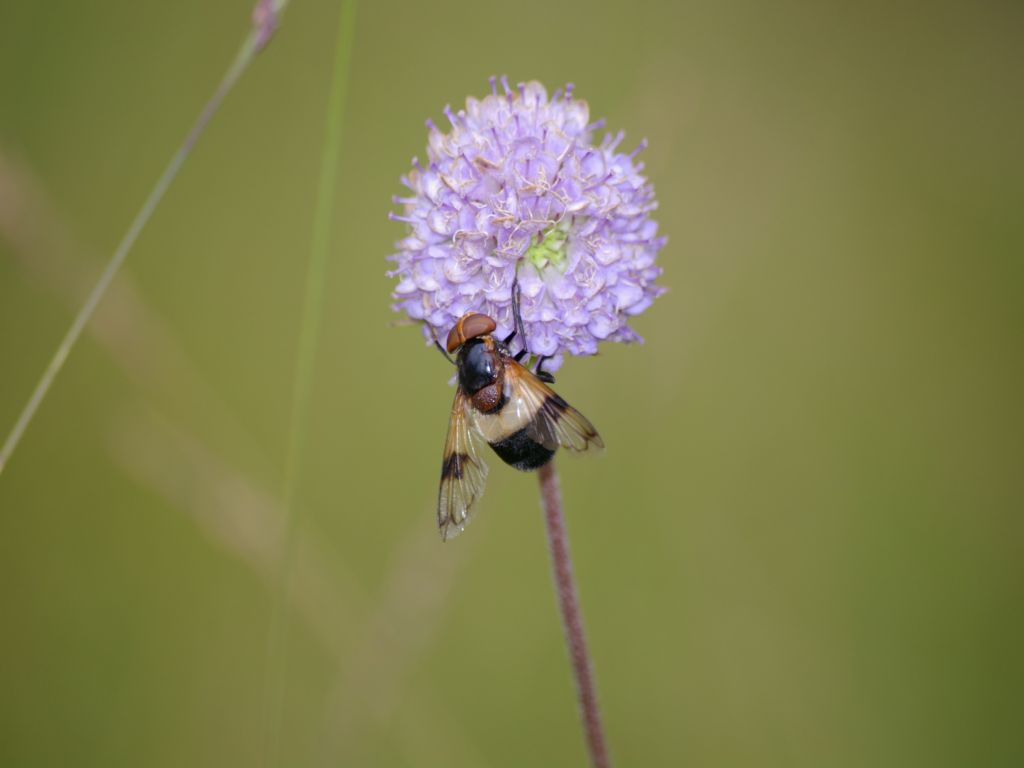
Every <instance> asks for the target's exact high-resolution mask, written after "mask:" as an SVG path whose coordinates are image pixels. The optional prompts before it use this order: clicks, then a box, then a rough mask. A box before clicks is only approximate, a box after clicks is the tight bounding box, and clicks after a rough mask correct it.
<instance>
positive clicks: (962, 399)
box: [0, 0, 1024, 768]
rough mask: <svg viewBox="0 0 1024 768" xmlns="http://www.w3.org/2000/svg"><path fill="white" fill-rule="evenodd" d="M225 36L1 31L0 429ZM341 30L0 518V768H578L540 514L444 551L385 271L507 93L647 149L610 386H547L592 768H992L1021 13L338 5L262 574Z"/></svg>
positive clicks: (277, 67)
mask: <svg viewBox="0 0 1024 768" xmlns="http://www.w3.org/2000/svg"><path fill="white" fill-rule="evenodd" d="M250 10H251V3H250V0H224V1H223V2H219V3H215V4H214V3H209V2H203V1H202V0H181V1H180V2H176V3H167V2H156V1H155V0H133V1H132V2H128V1H127V0H104V2H99V1H98V0H87V1H86V2H82V1H81V0H78V1H77V2H71V1H70V0H56V1H55V2H51V3H32V2H28V1H27V0H21V1H20V2H19V1H18V0H14V1H13V2H10V1H7V2H4V3H3V4H2V5H0V433H2V435H6V432H7V430H8V428H9V427H10V425H11V424H13V422H14V420H15V418H16V416H17V413H18V411H19V409H20V408H21V406H22V405H23V403H24V401H25V399H26V398H27V397H28V395H29V393H30V392H31V389H32V387H33V386H34V384H35V381H36V380H37V378H38V376H39V374H40V372H41V371H42V369H43V367H44V366H45V364H46V362H47V360H48V359H49V356H50V355H51V354H52V352H53V349H54V347H55V345H56V343H57V341H58V340H59V338H60V336H61V335H62V334H63V333H64V331H65V329H66V327H67V325H68V323H69V322H70V318H71V315H72V313H73V311H74V308H75V307H76V306H78V304H79V303H80V302H81V300H82V297H83V295H84V293H85V291H87V290H88V288H89V287H90V286H91V284H92V282H93V281H94V280H95V278H96V276H97V275H98V273H99V271H100V269H101V268H102V265H103V264H104V263H105V260H106V259H107V258H108V256H109V254H110V252H111V250H112V249H113V247H114V246H115V245H116V243H117V241H118V240H119V238H120V236H121V235H122V233H123V232H124V230H125V228H126V227H127V225H128V222H129V221H130V219H131V217H132V216H133V215H134V214H135V212H136V210H137V208H138V206H139V205H140V204H141V202H142V200H143V198H144V196H145V195H146V194H147V192H148V190H149V188H150V186H151V185H152V183H153V182H154V180H155V179H156V177H157V175H158V174H159V172H160V171H161V170H162V168H163V166H164V164H165V163H166V162H167V160H168V158H169V157H170V155H171V153H172V152H173V150H174V148H175V147H176V146H177V144H178V142H179V141H180V140H181V138H182V136H183V135H184V133H185V131H186V130H187V128H188V127H189V125H190V124H191V121H192V120H193V118H194V116H195V115H196V113H197V112H198V110H199V109H200V107H201V106H202V104H203V102H204V101H205V99H206V98H207V97H208V95H209V93H210V92H211V91H212V88H213V86H214V84H215V82H216V80H217V79H218V78H219V77H220V75H221V73H222V72H223V70H224V68H225V67H226V66H227V64H228V62H229V61H230V58H231V56H232V55H233V53H234V51H235V49H236V46H237V45H238V43H239V42H240V40H241V37H242V35H243V34H244V31H245V29H246V27H247V24H248V16H249V13H250ZM338 13H339V5H338V3H337V2H326V0H316V1H315V2H304V1H303V0H295V1H294V3H293V5H292V7H291V8H290V9H289V10H288V12H287V14H286V16H285V18H284V24H283V26H282V28H281V29H280V31H279V33H278V35H277V37H276V38H275V39H274V41H273V43H272V44H271V46H270V47H269V48H268V49H267V51H265V53H264V54H261V56H260V57H259V59H258V60H257V62H256V64H255V65H254V66H253V68H252V69H251V70H250V71H249V72H248V73H247V74H246V76H245V78H244V79H243V81H242V82H241V84H240V85H239V87H238V89H237V91H236V92H235V93H233V94H232V96H231V97H230V98H229V100H228V101H227V103H226V105H225V107H224V109H223V111H222V112H221V113H220V114H219V115H218V116H217V117H216V119H215V120H214V122H213V123H212V125H211V126H210V129H209V131H208V133H207V135H206V136H204V138H203V139H202V141H201V142H200V144H199V146H198V148H197V149H196V151H195V153H194V155H193V156H192V158H191V159H190V160H189V162H188V163H187V165H186V167H185V169H184V171H183V173H182V175H181V176H180V178H179V179H178V180H177V182H176V183H175V184H174V186H173V187H172V189H171V190H170V193H169V194H168V196H167V198H166V200H165V201H164V203H163V204H162V206H161V207H160V208H159V209H158V211H157V213H156V215H155V217H154V218H153V220H152V222H151V224H150V226H149V227H148V228H147V229H146V230H145V232H144V233H143V235H142V237H141V238H140V240H139V242H138V244H137V247H136V248H135V250H134V251H133V253H132V254H131V256H130V258H129V261H128V263H127V266H126V268H125V269H124V271H123V272H122V274H121V275H120V276H119V278H118V280H117V282H116V284H115V286H114V289H113V290H112V291H111V293H110V294H109V296H108V297H107V300H106V301H105V302H104V304H103V305H102V307H101V309H100V310H99V312H98V313H97V315H96V317H95V320H94V322H93V323H92V325H91V327H90V330H89V332H88V333H87V334H86V336H84V337H83V339H82V342H81V343H80V344H79V346H78V347H77V348H76V349H75V351H74V353H73V355H72V356H71V359H70V360H69V362H68V364H67V366H66V368H65V370H64V372H63V374H62V376H61V378H60V379H59V380H58V382H57V385H56V386H55V388H54V389H53V391H52V393H51V395H50V397H49V398H48V400H47V401H46V402H45V404H44V406H43V408H42V410H41V411H40V413H39V415H38V418H37V419H36V421H35V422H34V423H33V424H32V425H31V428H30V430H29V432H28V433H27V436H26V438H25V440H24V442H23V444H22V445H21V448H20V450H19V451H18V453H16V454H15V456H14V459H13V461H12V462H11V464H10V466H9V467H8V469H7V471H5V472H4V474H3V476H2V477H0V764H2V765H4V766H58V765H75V766H105V767H109V766H140V765H145V766H184V765H188V766H224V765H288V766H338V765H343V766H474V767H476V766H495V767H498V766H525V765H530V766H534V765H536V766H573V765H579V766H582V765H584V763H585V757H584V751H583V747H582V739H581V736H580V731H579V727H578V723H577V715H576V709H575V702H574V697H573V693H572V687H571V683H570V678H569V669H568V664H567V661H566V653H565V650H564V646H563V644H562V639H561V628H560V625H559V621H558V616H557V614H556V611H555V607H554V599H553V594H552V587H551V583H550V578H549V572H548V560H547V552H546V546H545V540H544V534H543V525H542V520H541V516H540V513H539V509H538V503H537V489H536V484H535V480H534V478H533V477H530V476H525V475H520V474H518V473H515V472H513V471H512V470H510V469H507V468H504V467H500V466H497V465H495V464H493V463H492V472H491V476H490V479H489V487H488V492H487V494H486V496H485V499H484V504H483V507H482V509H481V511H480V513H479V515H478V520H477V522H476V523H474V525H473V526H471V527H470V528H469V530H468V531H467V533H466V535H465V536H464V537H462V538H460V539H458V540H457V541H455V542H454V543H450V544H447V545H444V546H442V545H441V543H440V542H439V541H438V537H437V532H436V529H435V522H434V509H433V506H434V503H435V498H436V485H437V474H438V466H439V463H440V451H441V447H442V442H443V438H444V432H445V429H446V425H447V418H448V410H449V406H450V399H451V390H450V388H449V387H448V384H447V381H448V378H449V376H450V370H449V368H448V366H447V364H446V363H444V362H443V361H442V360H441V358H440V356H438V355H437V354H435V353H434V352H432V351H430V350H428V349H426V348H424V346H423V345H422V342H421V339H420V337H419V334H418V332H417V330H416V329H414V328H411V327H393V326H392V325H391V324H392V322H393V321H394V320H395V317H394V316H393V315H392V313H391V312H390V310H389V303H390V301H389V292H390V289H391V287H392V283H393V281H391V280H389V279H387V278H386V277H385V276H384V271H385V269H387V265H386V263H385V261H384V257H385V256H386V255H388V254H389V253H391V251H392V243H393V241H395V240H396V239H398V238H399V237H400V236H401V233H402V229H401V225H399V224H396V223H393V222H389V221H388V220H387V219H386V213H387V211H388V210H390V209H391V208H392V206H391V204H390V196H391V195H392V194H395V193H399V192H401V187H400V185H399V182H398V177H399V176H400V175H401V174H402V173H404V172H405V171H406V170H407V169H408V167H409V159H410V157H411V156H413V155H416V154H418V155H420V156H423V152H424V145H425V142H426V130H425V128H424V126H423V121H424V119H425V118H426V117H428V116H432V117H434V119H435V120H437V121H438V122H439V124H443V118H442V117H441V108H442V107H443V106H444V104H445V103H452V104H458V103H460V102H461V100H462V99H464V98H465V96H466V95H478V96H479V95H482V94H483V93H485V92H486V90H487V81H486V78H487V77H488V76H489V75H491V74H501V73H507V74H508V75H509V76H510V78H511V79H512V80H513V81H517V80H524V79H531V78H537V79H540V80H542V81H543V82H545V83H546V84H547V85H548V87H549V89H554V88H555V87H556V86H559V85H561V84H563V83H564V82H566V81H573V82H575V83H576V85H577V95H578V96H579V97H580V98H585V99H586V100H588V101H589V102H590V105H591V110H592V114H593V115H594V116H595V117H597V116H602V115H603V116H605V117H607V119H608V125H609V127H610V128H612V129H618V128H620V127H621V128H623V129H625V130H626V131H627V145H630V144H632V143H635V142H636V141H639V139H640V138H642V137H644V136H646V137H648V138H649V139H650V148H649V149H648V150H647V151H646V152H645V153H644V156H643V159H644V160H645V162H646V164H647V172H648V174H649V176H650V177H651V179H652V180H653V181H654V183H655V185H656V188H657V190H658V195H659V200H660V206H661V207H660V211H659V214H658V217H657V218H658V220H659V221H660V223H661V226H662V229H663V231H664V232H665V233H667V234H668V235H669V237H670V241H669V244H668V246H666V248H665V249H664V250H663V251H662V255H661V261H662V264H663V266H664V268H665V274H664V278H663V281H662V282H663V283H664V284H665V285H667V286H669V287H670V288H671V290H670V292H669V293H668V294H667V295H665V296H664V297H663V298H661V299H659V300H658V302H656V304H655V305H654V306H653V307H652V308H651V309H650V310H649V311H648V312H647V313H646V314H645V315H644V316H643V317H640V318H638V319H637V320H636V323H635V325H636V327H637V328H638V329H639V331H640V332H641V333H642V334H643V335H644V336H645V337H646V339H647V343H646V344H644V345H642V346H631V347H625V346H616V347H614V348H607V349H605V350H604V351H603V352H602V354H601V355H600V356H599V357H596V358H586V359H578V360H571V361H569V362H568V363H567V364H566V365H565V366H564V368H563V369H562V370H561V371H560V372H559V390H560V391H561V392H562V393H563V394H564V395H565V396H566V397H567V398H568V399H569V400H570V401H571V402H573V403H574V404H576V405H577V406H578V407H579V408H580V409H581V410H583V411H584V412H585V413H586V414H588V415H589V416H590V418H591V419H592V420H593V421H594V422H595V423H596V424H597V425H598V427H599V428H600V429H601V432H602V434H603V435H604V438H605V441H606V443H607V445H608V449H607V451H606V452H605V454H604V455H603V456H602V457H600V458H599V459H596V460H586V461H582V460H581V461H573V460H570V459H564V460H561V461H560V469H561V473H562V480H563V489H564V492H565V497H566V505H567V509H566V513H567V516H568V520H569V525H570V531H571V535H572V544H573V547H574V553H575V558H576V569H577V573H578V577H579V580H580V589H581V593H582V599H583V605H584V610H585V618H586V623H587V627H588V630H589V634H590V641H591V646H592V651H593V654H594V659H595V664H596V668H597V679H598V684H599V689H600V694H601V698H602V704H603V709H604V713H605V717H606V722H607V729H608V738H609V741H610V744H611V748H612V752H613V755H614V756H615V757H616V758H617V764H618V765H620V766H676V765H679V766H758V767H759V768H760V767H762V766H787V767H789V766H807V767H808V768H811V767H815V768H817V767H819V766H837V767H845V766H850V767H851V768H852V767H854V766H929V767H931V768H934V767H935V766H968V765H969V766H1020V765H1022V764H1024V704H1022V703H1021V691H1022V688H1024V659H1022V648H1024V619H1022V614H1021V611H1022V598H1024V589H1022V587H1024V580H1022V577H1024V567H1022V562H1024V552H1022V550H1024V545H1022V542H1024V525H1022V516H1021V511H1022V509H1021V508H1022V501H1024V487H1022V486H1024V482H1022V467H1021V459H1022V456H1024V423H1022V422H1024V419H1022V410H1021V407H1020V401H1021V392H1024V375H1022V373H1024V371H1022V354H1021V353H1022V345H1021V335H1022V334H1021V330H1022V327H1024V323H1022V321H1024V317H1022V314H1024V313H1022V311H1021V310H1022V308H1021V303H1022V302H1021V288H1022V277H1024V269H1022V256H1024V248H1022V246H1024V217H1022V204H1024V189H1022V187H1024V141H1022V136H1024V100H1022V98H1021V96H1022V91H1021V84H1022V82H1024V47H1022V45H1021V42H1022V40H1024V11H1022V6H1021V5H1020V4H1019V3H1012V2H979V3H923V2H922V3H916V4H915V3H896V4H893V3H857V4H845V3H812V2H802V3H801V2H788V3H774V4H765V3H757V2H750V1H748V2H740V3H719V2H702V1H700V0H697V1H695V2H679V3H669V2H648V1H645V0H634V2H630V3H618V4H599V3H593V2H574V3H551V2H534V1H533V0H527V1H525V2H520V3H516V4H514V5H507V4H506V5H499V4H494V5H487V4H483V3H475V2H454V1H453V0H438V2H433V3H394V2H383V1H376V2H363V3H361V4H360V7H359V8H358V13H357V19H356V29H355V38H354V40H355V42H354V49H353V51H352V59H351V67H352V68H351V81H350V89H349V99H348V102H347V104H346V116H345V121H344V122H345V124H344V132H343V142H342V149H341V155H342V157H341V164H340V170H339V173H340V177H339V178H340V182H339V183H340V187H339V193H338V199H337V205H336V210H335V211H334V212H333V224H334V226H335V237H334V239H333V242H332V244H331V249H330V266H329V272H328V275H327V277H326V285H325V290H326V296H327V306H326V313H325V316H324V321H323V330H322V334H321V337H320V344H319V346H318V349H317V357H316V368H315V380H314V387H313V392H312V400H311V411H312V422H311V425H310V428H309V432H308V439H307V441H306V442H305V444H304V446H303V449H302V452H301V457H302V460H301V463H300V466H299V468H298V475H297V480H298V492H297V501H296V508H295V514H296V533H295V538H294V547H293V549H292V550H291V552H292V554H291V556H284V555H283V554H282V552H283V550H284V548H283V545H282V539H283V536H282V522H281V501H280V499H281V495H282V483H283V473H284V466H285V461H286V446H287V435H288V429H289V417H290V412H291V404H290V399H291V388H292V380H293V375H294V374H293V372H294V367H295V360H296V349H297V336H298V329H299V321H300V317H301V312H302V297H303V286H304V280H305V270H306V264H307V261H308V258H309V252H310V240H311V227H312V217H313V210H314V207H315V202H316V187H317V176H318V173H319V163H320V147H321V143H322V137H323V133H324V119H325V110H326V101H327V96H328V90H329V79H330V70H331V62H332V57H333V48H334V45H335V42H336V28H337V19H338ZM285 584H286V585H287V588H286V589H287V597H288V599H287V605H286V609H285V610H284V612H283V613H282V614H280V615H281V616H282V617H283V618H282V622H283V623H282V624H281V625H280V626H283V627H286V629H287V632H286V636H287V642H285V643H282V644H279V645H278V646H277V647H278V648H279V649H281V648H283V652H273V651H268V647H274V646H273V644H269V646H268V642H269V641H268V636H269V635H270V633H271V631H272V630H271V627H272V624H273V622H274V618H273V617H274V602H275V599H276V598H275V595H278V594H280V592H281V590H282V589H285V587H283V586H282V585H285ZM275 680H283V681H284V685H280V684H278V683H275ZM275 692H276V693H275ZM275 723H279V726H278V725H275Z"/></svg>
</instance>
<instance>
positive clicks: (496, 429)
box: [435, 281, 604, 541]
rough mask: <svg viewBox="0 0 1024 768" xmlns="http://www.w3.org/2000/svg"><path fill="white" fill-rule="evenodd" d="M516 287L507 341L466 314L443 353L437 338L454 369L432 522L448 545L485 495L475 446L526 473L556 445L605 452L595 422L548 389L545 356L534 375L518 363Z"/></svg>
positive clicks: (479, 317)
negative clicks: (513, 350) (488, 448)
mask: <svg viewBox="0 0 1024 768" xmlns="http://www.w3.org/2000/svg"><path fill="white" fill-rule="evenodd" d="M518 287H519V286H518V281H515V282H513V284H512V313H513V318H514V323H515V328H514V330H513V331H512V333H511V334H509V335H508V336H507V337H506V338H504V339H502V340H500V341H499V340H498V339H496V338H494V336H492V335H491V334H492V332H493V331H494V330H495V328H496V327H497V324H496V323H495V322H494V320H493V319H492V318H490V317H488V316H487V315H483V314H480V313H478V312H467V313H466V314H465V315H463V316H462V317H460V318H459V320H458V322H457V323H456V324H455V327H454V328H452V330H451V332H450V333H449V334H448V340H447V344H446V347H447V352H445V348H444V347H441V344H440V342H438V341H437V340H436V339H435V344H436V345H437V347H438V348H439V349H440V350H441V353H442V354H443V355H444V356H445V357H446V358H448V360H449V361H450V362H452V363H453V364H454V365H455V366H456V367H457V369H458V381H457V388H456V391H455V402H454V403H453V404H452V413H451V420H450V422H449V424H448V438H447V440H445V444H444V459H443V461H442V462H441V488H440V491H439V493H438V500H437V524H438V527H439V528H440V531H441V538H442V539H443V540H445V541H447V540H448V539H450V538H454V537H455V536H458V535H459V534H460V533H462V531H463V529H464V528H465V527H466V523H468V522H469V517H470V515H471V514H472V511H473V505H474V504H475V503H476V501H477V499H479V498H480V496H481V495H482V494H483V491H484V481H485V480H486V479H487V465H486V464H485V463H484V461H483V458H482V457H481V455H480V451H479V443H480V441H483V442H486V443H487V444H488V445H490V446H491V448H492V449H493V450H494V452H495V453H496V454H498V457H499V458H500V459H501V460H502V461H504V462H505V463H506V464H510V465H511V466H513V467H515V468H516V469H519V470H522V471H524V472H526V471H530V470H533V469H537V468H539V467H542V466H544V465H545V464H547V463H548V462H549V461H551V458H552V457H553V456H554V455H555V451H556V450H557V449H558V447H559V446H561V447H564V448H567V449H569V450H570V451H574V452H583V451H587V450H590V449H600V448H603V447H604V443H603V442H602V441H601V436H600V435H598V434H597V430H596V429H594V426H593V424H591V423H590V422H589V421H588V420H587V419H586V417H584V416H583V414H581V413H580V412H579V411H577V410H576V409H575V408H573V407H572V406H570V405H569V404H568V403H567V402H565V400H563V399H562V398H561V397H559V396H558V395H557V394H556V393H555V391H554V390H552V389H551V388H550V387H549V386H548V384H549V383H552V384H553V383H554V377H553V376H552V375H551V374H550V373H548V372H547V371H544V370H543V365H544V360H545V359H546V358H544V357H541V359H540V360H539V361H538V363H537V368H536V373H533V372H531V371H530V370H529V369H528V368H526V367H525V366H523V365H522V364H521V363H520V362H519V361H520V360H522V359H523V357H524V356H525V355H526V353H527V349H526V343H525V339H526V337H525V333H524V330H523V321H522V318H521V317H520V315H519V293H518ZM517 335H518V336H519V337H520V339H521V341H522V342H523V348H522V350H521V351H519V352H518V353H517V354H516V355H512V353H511V352H510V350H509V346H508V345H509V342H511V341H512V340H513V339H514V338H515V337H516V336H517ZM451 353H455V354H456V356H455V360H452V358H451V357H450V354H451Z"/></svg>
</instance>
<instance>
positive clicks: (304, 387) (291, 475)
mask: <svg viewBox="0 0 1024 768" xmlns="http://www.w3.org/2000/svg"><path fill="white" fill-rule="evenodd" d="M355 15H356V2H355V0H343V2H342V3H341V9H340V11H339V18H338V33H337V43H336V44H335V49H334V62H333V66H332V73H333V74H332V76H331V83H330V94H329V95H328V102H327V119H326V126H325V133H324V143H323V149H322V151H321V155H320V177H319V181H318V184H317V196H316V209H315V211H314V214H313V235H312V241H311V244H310V255H309V262H308V264H307V267H306V285H305V289H304V298H303V306H302V320H301V325H300V328H299V340H298V354H297V358H296V363H295V376H294V380H293V385H292V404H291V417H290V424H289V431H288V445H287V449H286V454H285V467H284V481H283V482H284V488H283V493H282V498H283V503H284V516H285V519H284V527H285V530H284V552H283V556H282V563H281V578H280V584H279V585H278V590H277V594H276V595H275V598H274V604H273V609H272V614H271V620H270V631H269V634H268V637H267V657H266V658H267V670H266V674H267V683H266V689H265V694H264V695H265V697H266V699H265V702H264V719H265V726H266V727H265V735H266V739H267V740H268V744H267V749H266V751H265V755H266V756H267V759H268V761H269V764H270V765H276V764H278V756H279V752H280V733H281V727H282V720H283V716H284V696H285V687H286V683H287V677H288V673H287V667H288V653H287V650H288V623H287V621H286V619H285V607H286V602H287V595H288V592H289V589H290V584H289V581H290V579H291V572H292V570H293V569H292V564H293V560H294V550H295V547H294V537H295V530H296V527H297V519H296V514H295V512H294V507H295V491H296V488H297V487H298V471H299V467H300V466H301V463H302V462H301V458H302V448H303V446H304V445H305V442H306V428H307V426H308V424H309V400H310V390H311V388H312V378H313V364H314V358H315V354H316V348H317V340H318V338H319V335H320V324H321V318H322V315H323V303H324V283H325V276H326V274H327V254H328V248H329V246H330V242H331V234H332V214H333V212H334V200H335V191H336V188H337V176H338V160H339V156H340V154H341V138H342V137H341V134H342V128H343V125H344V115H345V102H346V100H347V98H348V79H349V64H350V60H351V53H352V40H353V36H354V29H355Z"/></svg>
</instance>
